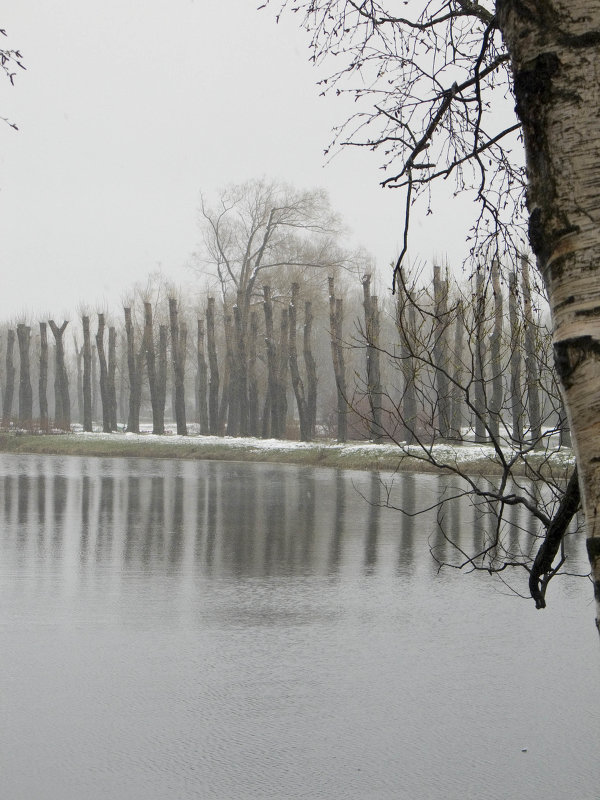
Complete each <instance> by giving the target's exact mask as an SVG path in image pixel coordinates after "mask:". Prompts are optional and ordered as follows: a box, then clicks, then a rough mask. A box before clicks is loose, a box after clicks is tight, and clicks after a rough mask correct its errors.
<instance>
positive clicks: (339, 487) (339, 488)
mask: <svg viewBox="0 0 600 800" xmlns="http://www.w3.org/2000/svg"><path fill="white" fill-rule="evenodd" d="M345 519H346V479H345V477H344V473H343V472H342V471H341V470H339V469H338V470H336V473H335V510H334V514H333V532H332V536H331V541H330V544H329V565H328V566H329V569H328V572H329V573H330V574H334V573H336V572H337V571H338V570H339V567H340V556H341V552H342V539H343V534H344V524H345Z"/></svg>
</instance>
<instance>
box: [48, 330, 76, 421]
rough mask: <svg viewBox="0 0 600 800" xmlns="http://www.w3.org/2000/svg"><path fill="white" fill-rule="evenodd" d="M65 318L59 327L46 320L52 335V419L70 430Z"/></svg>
mask: <svg viewBox="0 0 600 800" xmlns="http://www.w3.org/2000/svg"><path fill="white" fill-rule="evenodd" d="M68 324H69V323H68V320H65V321H64V322H63V323H62V325H61V326H60V328H59V327H58V325H57V324H56V323H55V322H54V320H52V319H51V320H48V325H50V330H51V331H52V335H53V336H54V345H55V348H54V355H55V366H54V421H55V424H56V426H57V427H58V428H62V429H63V430H70V428H71V401H70V397H69V375H68V372H67V365H66V361H65V349H64V342H63V336H64V332H65V329H66V327H67V325H68Z"/></svg>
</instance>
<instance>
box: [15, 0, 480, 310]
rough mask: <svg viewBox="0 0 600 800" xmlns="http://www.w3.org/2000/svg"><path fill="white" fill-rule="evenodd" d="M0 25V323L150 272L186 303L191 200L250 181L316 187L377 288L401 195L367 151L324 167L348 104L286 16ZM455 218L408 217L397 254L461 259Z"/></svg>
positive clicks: (188, 11) (174, 12) (107, 5)
mask: <svg viewBox="0 0 600 800" xmlns="http://www.w3.org/2000/svg"><path fill="white" fill-rule="evenodd" d="M0 27H2V28H4V29H6V31H7V34H8V36H7V38H5V39H3V46H5V47H12V48H18V49H20V51H21V52H22V55H23V61H24V63H25V65H26V67H27V70H26V71H20V70H19V71H18V74H17V75H16V78H15V85H14V87H13V86H11V85H10V84H9V82H8V81H6V80H4V81H2V83H1V85H0V106H1V110H0V116H3V117H7V118H8V119H9V120H10V121H11V122H13V123H15V124H16V125H17V126H18V128H19V130H18V131H15V130H13V129H12V128H10V127H9V126H8V125H4V124H2V125H0V259H1V262H2V267H3V276H4V281H3V291H2V293H1V294H0V320H13V319H15V318H16V317H17V316H21V317H22V316H24V315H27V316H29V317H33V318H35V317H37V316H44V315H47V314H54V315H61V314H65V315H66V316H67V317H71V318H72V317H73V316H74V315H75V314H76V312H77V309H78V308H80V307H81V306H82V305H85V306H87V307H88V308H91V309H96V308H99V307H103V308H108V309H110V308H112V307H113V306H115V305H118V304H120V302H121V300H122V298H123V297H124V296H125V295H126V294H127V292H128V291H129V290H130V288H131V286H132V285H133V284H134V283H135V282H143V281H145V279H146V276H147V275H148V274H149V273H150V272H153V271H156V270H160V271H161V272H163V273H164V274H165V276H166V277H167V278H168V279H169V280H171V281H173V282H174V283H175V284H178V285H181V284H186V285H188V284H189V286H190V287H191V291H192V292H193V291H194V290H198V291H200V290H201V288H202V287H201V281H199V280H198V278H197V276H196V275H194V274H193V273H192V272H191V271H190V269H189V264H190V261H191V260H192V254H193V253H194V252H195V251H197V250H198V247H199V244H200V239H201V237H200V232H199V227H198V205H199V193H200V191H202V192H204V193H205V194H206V195H207V196H208V197H214V196H215V195H216V194H217V192H218V189H219V187H221V186H224V185H226V184H228V183H231V182H241V181H244V180H248V179H250V178H255V177H262V176H264V177H267V178H275V179H280V180H283V181H287V182H289V183H292V184H293V185H295V186H298V187H299V188H311V187H313V186H321V187H323V188H325V189H326V190H327V191H328V193H329V195H330V198H331V203H332V206H333V208H334V209H336V210H337V211H338V212H339V213H340V214H341V215H342V217H343V219H344V220H345V222H346V224H347V227H348V234H347V236H346V237H345V241H344V244H346V245H349V246H362V247H364V248H365V250H366V251H368V252H369V253H370V254H372V256H373V258H374V260H375V262H376V264H377V266H378V268H379V272H380V274H381V276H382V278H381V280H382V283H385V282H387V281H388V275H389V272H388V267H389V264H390V262H391V261H392V259H393V258H394V257H395V256H396V255H397V253H398V251H399V245H400V240H401V231H402V227H401V226H402V214H403V204H404V198H403V196H402V194H401V193H400V192H398V191H391V190H384V189H381V188H380V187H379V185H378V181H379V180H380V179H381V177H382V173H381V172H379V171H378V170H379V160H378V157H377V156H376V155H374V154H372V153H368V152H365V151H364V150H362V149H361V150H359V151H357V150H350V149H347V148H346V149H344V150H343V152H341V153H340V154H338V155H336V156H335V157H334V158H333V160H332V161H329V162H328V161H327V160H326V157H325V156H324V151H325V149H326V148H327V146H328V144H329V143H330V140H331V136H332V134H331V131H332V128H333V127H334V126H335V125H336V124H339V123H341V122H343V121H344V119H345V118H346V117H347V116H348V114H349V113H351V112H352V111H353V110H354V107H353V106H352V105H351V104H349V102H348V101H347V100H345V99H343V98H342V99H337V98H335V97H334V96H326V97H322V96H320V89H319V87H317V85H316V82H317V80H318V78H319V77H322V76H323V74H324V73H323V72H322V71H321V72H319V69H318V68H315V67H313V66H312V64H311V63H310V62H309V51H308V47H307V38H306V36H305V34H303V33H302V31H301V30H300V29H299V28H298V20H297V19H296V18H295V17H294V18H292V19H290V18H287V17H286V18H282V19H281V20H280V22H279V23H278V24H277V23H276V21H275V15H274V13H273V11H270V10H268V9H267V10H262V11H257V10H256V8H255V4H254V3H252V2H248V0H229V2H227V3H226V4H224V3H223V2H222V0H202V2H199V0H195V1H194V0H169V1H168V2H167V0H147V2H145V3H143V4H140V3H137V2H133V0H118V1H117V0H103V2H99V0H88V1H87V2H85V3H77V2H74V1H73V0H56V2H54V3H52V4H46V3H40V2H36V1H35V0H20V2H19V3H18V4H12V7H11V8H7V9H6V10H5V12H4V14H3V17H2V20H1V21H0ZM449 192H450V187H449ZM469 208H470V207H469V205H468V204H467V205H461V204H457V201H456V200H454V201H452V202H445V201H444V200H442V203H441V204H440V207H439V210H438V211H437V213H436V214H435V215H431V216H426V214H425V208H424V207H423V208H421V209H420V210H419V211H418V212H417V213H414V214H413V221H414V229H413V236H412V240H411V248H410V251H411V254H412V257H413V258H414V259H418V260H430V259H431V258H433V257H435V258H441V257H444V256H446V255H447V257H448V258H449V260H450V261H451V262H452V263H454V264H458V263H460V262H461V261H462V259H463V258H464V257H465V255H466V251H467V245H465V243H464V238H465V237H464V235H462V233H461V231H462V228H461V226H460V225H457V219H458V218H459V217H461V216H462V217H463V218H464V219H465V225H464V226H463V227H464V228H465V229H466V227H467V223H466V221H467V220H468V216H469ZM457 212H460V213H457Z"/></svg>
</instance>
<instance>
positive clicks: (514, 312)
mask: <svg viewBox="0 0 600 800" xmlns="http://www.w3.org/2000/svg"><path fill="white" fill-rule="evenodd" d="M517 291H518V286H517V275H516V273H515V272H513V271H511V272H510V273H509V276H508V321H509V324H510V403H511V407H510V414H511V422H512V439H513V442H515V443H516V444H521V443H522V441H523V394H522V391H523V390H522V388H521V326H520V324H519V312H518V297H517Z"/></svg>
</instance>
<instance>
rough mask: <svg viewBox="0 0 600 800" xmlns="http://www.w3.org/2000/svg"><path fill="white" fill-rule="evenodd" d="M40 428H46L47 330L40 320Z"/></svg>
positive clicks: (45, 429) (44, 429)
mask: <svg viewBox="0 0 600 800" xmlns="http://www.w3.org/2000/svg"><path fill="white" fill-rule="evenodd" d="M38 388H39V402H40V428H41V430H43V431H47V430H48V330H47V327H46V323H45V322H40V375H39V383H38Z"/></svg>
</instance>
